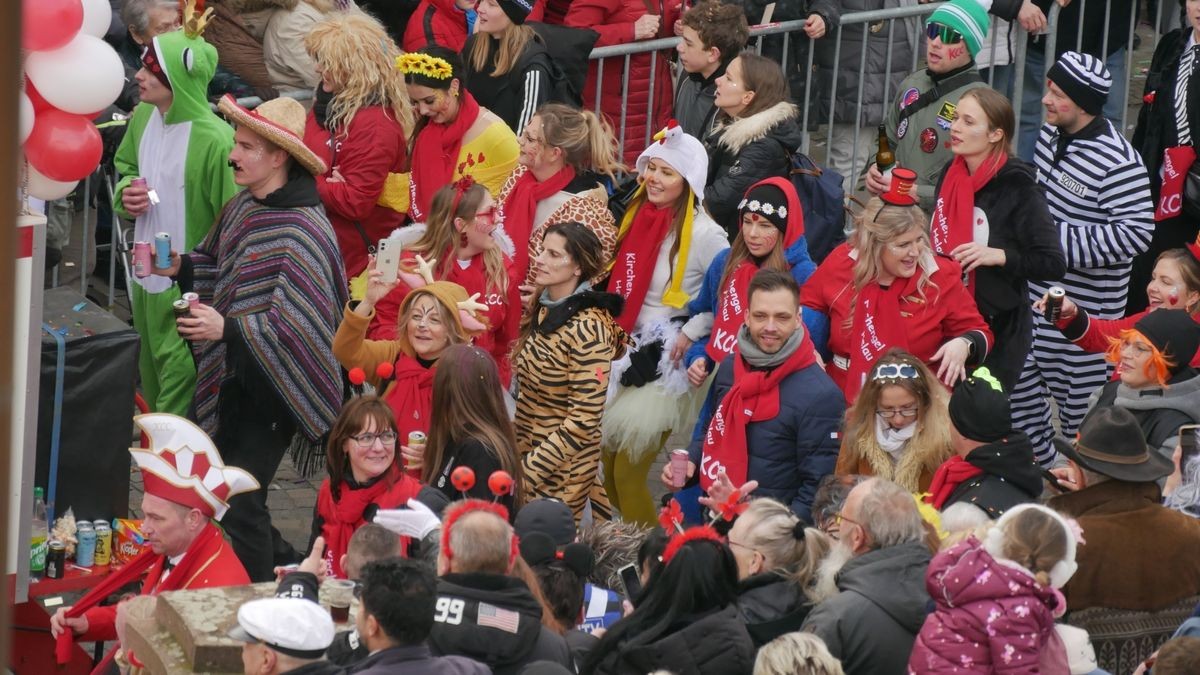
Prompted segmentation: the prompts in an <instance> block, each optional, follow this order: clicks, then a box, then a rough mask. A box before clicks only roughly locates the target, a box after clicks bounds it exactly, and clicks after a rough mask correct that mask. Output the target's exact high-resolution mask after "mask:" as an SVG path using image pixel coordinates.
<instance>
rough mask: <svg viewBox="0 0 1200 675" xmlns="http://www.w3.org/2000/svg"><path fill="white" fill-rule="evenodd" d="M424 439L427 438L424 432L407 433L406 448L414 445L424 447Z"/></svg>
mask: <svg viewBox="0 0 1200 675" xmlns="http://www.w3.org/2000/svg"><path fill="white" fill-rule="evenodd" d="M426 438H427V436H425V432H424V431H410V432H408V447H410V448H411V447H412V446H414V445H425V439H426Z"/></svg>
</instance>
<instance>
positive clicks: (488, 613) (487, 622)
mask: <svg viewBox="0 0 1200 675" xmlns="http://www.w3.org/2000/svg"><path fill="white" fill-rule="evenodd" d="M520 620H521V615H520V614H519V613H517V612H514V611H512V610H509V609H501V608H500V607H496V606H494V605H489V604H487V603H486V602H481V603H479V617H478V619H477V622H478V623H479V625H480V626H490V627H492V628H499V629H500V630H502V631H505V632H508V633H516V632H517V624H518V623H520Z"/></svg>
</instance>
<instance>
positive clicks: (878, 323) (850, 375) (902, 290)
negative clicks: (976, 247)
mask: <svg viewBox="0 0 1200 675" xmlns="http://www.w3.org/2000/svg"><path fill="white" fill-rule="evenodd" d="M920 275H921V271H920V270H917V273H916V274H914V275H912V276H911V277H909V278H907V279H903V278H897V279H896V280H895V281H893V282H892V285H891V286H889V287H888V288H884V287H882V286H880V285H879V282H877V281H869V282H867V285H866V286H863V288H862V290H860V291H859V292H858V296H857V297H856V298H855V305H854V322H853V324H851V327H850V347H851V349H850V367H849V368H848V369H847V372H846V401H847V402H852V401H854V399H855V398H857V397H858V392H859V390H860V389H862V385H863V381H864V380H866V377H867V371H868V370H870V369H871V366H873V365H874V364H875V361H876V360H878V359H879V357H880V356H882V355H883V353H884V352H886V351H887V350H889V349H891V348H892V347H900V348H901V349H908V333H907V331H905V330H904V321H903V318H902V317H901V315H900V298H902V297H904V296H905V295H908V294H909V293H910V292H914V291H915V290H916V286H917V281H918V279H919V278H920ZM835 330H836V329H835Z"/></svg>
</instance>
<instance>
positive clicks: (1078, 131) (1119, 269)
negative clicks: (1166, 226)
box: [1012, 52, 1154, 466]
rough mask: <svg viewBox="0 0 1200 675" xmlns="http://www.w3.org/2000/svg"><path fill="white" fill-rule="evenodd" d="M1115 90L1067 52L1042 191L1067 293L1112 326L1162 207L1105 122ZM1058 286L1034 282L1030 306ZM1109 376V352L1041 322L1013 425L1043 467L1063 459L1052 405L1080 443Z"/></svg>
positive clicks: (1092, 60) (1041, 145) (1052, 85)
mask: <svg viewBox="0 0 1200 675" xmlns="http://www.w3.org/2000/svg"><path fill="white" fill-rule="evenodd" d="M1111 86H1112V77H1111V76H1110V75H1109V72H1108V69H1107V68H1105V66H1104V62H1103V61H1100V60H1099V59H1097V58H1096V57H1094V56H1091V55H1090V54H1079V53H1077V52H1066V53H1065V54H1063V55H1062V57H1060V58H1059V60H1058V62H1057V63H1055V64H1054V66H1053V67H1052V68H1051V69H1050V72H1049V73H1048V74H1047V82H1046V89H1047V91H1046V95H1045V96H1044V97H1043V98H1042V105H1043V106H1045V108H1046V124H1045V125H1044V126H1043V127H1042V130H1041V135H1040V137H1039V139H1038V144H1037V152H1036V162H1035V163H1036V166H1037V172H1038V183H1039V184H1041V185H1042V186H1043V188H1044V189H1045V190H1046V202H1047V204H1048V205H1049V207H1050V213H1051V215H1052V216H1053V217H1054V222H1055V225H1057V227H1058V231H1059V239H1060V241H1061V243H1062V247H1063V251H1064V252H1065V253H1066V256H1067V268H1068V269H1067V275H1066V277H1064V278H1063V280H1062V281H1061V282H1060V283H1061V285H1062V287H1063V288H1065V289H1066V292H1067V295H1068V296H1070V297H1071V299H1072V300H1073V301H1074V302H1076V303H1077V304H1079V305H1080V306H1081V307H1086V308H1087V311H1088V313H1089V314H1091V315H1092V316H1096V317H1099V318H1104V319H1116V318H1120V317H1121V316H1123V313H1124V309H1125V299H1126V295H1127V293H1128V290H1129V288H1128V287H1129V272H1130V267H1131V261H1132V260H1133V258H1134V256H1136V255H1138V254H1139V253H1142V252H1143V251H1145V250H1146V249H1147V247H1149V245H1150V237H1151V235H1152V234H1153V233H1154V205H1153V202H1152V201H1151V199H1150V183H1149V179H1148V177H1147V174H1146V167H1145V165H1144V164H1143V163H1142V159H1141V157H1140V156H1139V155H1138V154H1137V152H1135V151H1134V149H1133V147H1132V146H1130V144H1129V142H1128V141H1127V140H1125V138H1124V136H1122V135H1121V132H1120V130H1119V129H1117V128H1116V127H1115V126H1114V125H1113V124H1112V122H1110V121H1108V120H1107V119H1105V118H1104V117H1103V116H1102V115H1101V110H1102V108H1103V107H1104V104H1105V102H1106V101H1107V99H1108V92H1109V89H1110V87H1111ZM1048 288H1049V284H1045V283H1039V282H1036V281H1031V282H1030V284H1029V290H1030V295H1031V300H1037V299H1039V298H1041V297H1042V296H1043V295H1044V294H1045V293H1046V291H1047V289H1048ZM1108 378H1109V370H1108V364H1107V363H1106V362H1105V360H1104V355H1103V354H1085V353H1083V351H1082V350H1080V349H1079V348H1078V347H1076V346H1075V345H1073V344H1071V342H1070V341H1068V340H1067V339H1066V338H1065V337H1063V335H1062V333H1060V332H1059V331H1058V330H1057V329H1056V328H1055V327H1054V326H1051V325H1050V324H1049V323H1048V322H1047V321H1046V320H1045V319H1044V318H1043V317H1041V316H1035V317H1034V329H1033V349H1032V350H1031V351H1030V354H1029V356H1028V357H1027V359H1026V361H1025V369H1024V372H1023V373H1022V375H1021V379H1020V381H1019V382H1018V383H1017V386H1016V388H1015V390H1014V391H1013V396H1012V408H1013V425H1014V426H1015V427H1016V428H1017V429H1019V430H1021V431H1024V432H1025V433H1026V434H1028V435H1029V438H1030V440H1031V441H1032V442H1033V447H1034V453H1035V455H1036V456H1037V459H1038V461H1040V462H1041V463H1042V465H1043V466H1049V465H1050V464H1051V463H1052V462H1053V461H1054V459H1055V454H1056V453H1055V451H1054V449H1053V447H1052V446H1051V444H1050V439H1051V437H1052V436H1053V435H1054V428H1053V426H1052V422H1051V410H1050V401H1049V397H1053V399H1054V402H1055V403H1056V405H1057V408H1058V415H1059V421H1060V423H1061V430H1062V433H1063V434H1064V435H1066V436H1067V437H1069V438H1071V437H1074V436H1075V432H1076V430H1077V429H1078V427H1079V423H1080V422H1081V421H1082V419H1083V415H1084V413H1085V412H1087V400H1088V396H1089V395H1090V394H1091V393H1092V392H1093V391H1094V390H1095V389H1097V388H1098V387H1100V386H1102V385H1103V384H1104V383H1105V382H1106V381H1107V380H1108Z"/></svg>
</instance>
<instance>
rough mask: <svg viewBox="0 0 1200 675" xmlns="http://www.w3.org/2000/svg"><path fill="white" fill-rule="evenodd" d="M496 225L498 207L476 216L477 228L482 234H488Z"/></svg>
mask: <svg viewBox="0 0 1200 675" xmlns="http://www.w3.org/2000/svg"><path fill="white" fill-rule="evenodd" d="M495 224H496V207H495V206H492V207H491V208H490V209H488V210H487V211H480V212H479V213H476V214H475V228H476V229H478V230H480V231H481V232H486V231H488V230H490V229H491V228H492V226H493V225H495Z"/></svg>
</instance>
